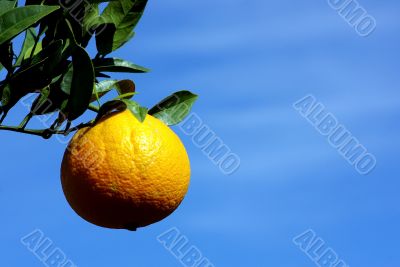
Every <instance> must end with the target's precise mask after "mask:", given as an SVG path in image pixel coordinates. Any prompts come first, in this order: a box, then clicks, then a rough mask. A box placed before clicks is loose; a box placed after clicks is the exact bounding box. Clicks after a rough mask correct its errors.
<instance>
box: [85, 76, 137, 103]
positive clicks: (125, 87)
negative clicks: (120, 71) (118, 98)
mask: <svg viewBox="0 0 400 267" xmlns="http://www.w3.org/2000/svg"><path fill="white" fill-rule="evenodd" d="M112 89H117V91H118V94H119V95H124V97H127V96H128V94H131V95H133V94H134V93H135V83H134V82H133V81H131V80H121V81H118V80H105V81H102V82H100V83H96V85H95V86H94V89H93V94H92V99H91V102H93V101H95V100H96V99H97V97H99V98H101V97H102V96H104V95H105V94H107V93H108V92H110V91H111V90H112Z"/></svg>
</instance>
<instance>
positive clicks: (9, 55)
mask: <svg viewBox="0 0 400 267" xmlns="http://www.w3.org/2000/svg"><path fill="white" fill-rule="evenodd" d="M13 57H14V51H13V47H12V43H11V42H6V43H4V44H2V45H0V63H1V65H3V66H4V67H5V68H6V69H7V70H8V71H9V72H11V71H12V66H13Z"/></svg>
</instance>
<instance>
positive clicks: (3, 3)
mask: <svg viewBox="0 0 400 267" xmlns="http://www.w3.org/2000/svg"><path fill="white" fill-rule="evenodd" d="M16 4H17V1H14V0H11V1H8V0H0V16H1V15H3V14H4V13H6V12H7V11H9V10H11V9H13V8H14V7H15V6H16Z"/></svg>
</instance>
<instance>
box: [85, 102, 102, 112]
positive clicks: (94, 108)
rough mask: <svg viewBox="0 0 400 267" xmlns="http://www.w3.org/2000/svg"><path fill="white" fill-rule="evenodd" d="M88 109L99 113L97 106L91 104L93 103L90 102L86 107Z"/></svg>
mask: <svg viewBox="0 0 400 267" xmlns="http://www.w3.org/2000/svg"><path fill="white" fill-rule="evenodd" d="M88 109H89V110H91V111H94V112H96V113H99V110H100V108H99V107H97V106H95V105H93V104H90V105H89V107H88Z"/></svg>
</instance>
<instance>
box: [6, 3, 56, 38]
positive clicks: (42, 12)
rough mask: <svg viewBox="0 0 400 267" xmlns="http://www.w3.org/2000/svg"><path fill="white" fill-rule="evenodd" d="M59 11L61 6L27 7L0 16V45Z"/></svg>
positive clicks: (14, 9)
mask: <svg viewBox="0 0 400 267" xmlns="http://www.w3.org/2000/svg"><path fill="white" fill-rule="evenodd" d="M57 9H59V6H39V5H34V6H25V7H17V8H13V9H11V10H9V11H7V12H5V13H3V14H2V15H0V21H1V23H0V44H3V43H5V42H7V41H8V40H10V39H11V38H13V37H15V36H17V35H18V34H20V33H21V32H23V31H24V30H26V29H27V28H29V27H31V26H32V25H34V24H35V23H36V22H38V21H39V20H40V19H42V18H44V17H45V16H47V15H49V14H50V13H52V12H54V11H55V10H57Z"/></svg>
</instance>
